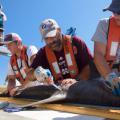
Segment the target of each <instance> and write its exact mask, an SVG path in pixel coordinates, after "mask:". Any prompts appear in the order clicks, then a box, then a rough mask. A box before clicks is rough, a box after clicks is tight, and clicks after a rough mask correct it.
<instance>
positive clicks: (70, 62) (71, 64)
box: [45, 35, 78, 80]
mask: <svg viewBox="0 0 120 120" xmlns="http://www.w3.org/2000/svg"><path fill="white" fill-rule="evenodd" d="M63 40H64V41H63V46H64V54H65V59H66V62H67V67H68V70H69V74H70V76H71V78H75V77H76V76H77V75H78V67H77V64H76V60H75V57H74V53H73V48H72V41H71V37H70V36H68V35H67V36H64V37H63ZM45 52H46V57H47V59H48V63H49V65H50V70H51V72H52V75H53V76H54V78H55V80H59V79H62V78H63V76H62V73H61V70H60V68H59V65H58V63H57V59H56V56H55V54H54V52H53V51H52V50H51V49H50V48H49V47H47V46H46V47H45Z"/></svg>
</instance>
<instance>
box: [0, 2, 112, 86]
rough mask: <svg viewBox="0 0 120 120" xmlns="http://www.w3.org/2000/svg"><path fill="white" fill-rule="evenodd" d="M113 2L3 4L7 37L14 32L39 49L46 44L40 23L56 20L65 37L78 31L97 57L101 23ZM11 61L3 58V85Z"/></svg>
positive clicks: (0, 76)
mask: <svg viewBox="0 0 120 120" xmlns="http://www.w3.org/2000/svg"><path fill="white" fill-rule="evenodd" d="M110 2H111V0H0V4H2V6H3V8H4V12H5V14H6V16H7V21H6V22H5V32H4V33H5V34H7V33H10V32H14V33H17V34H19V35H20V36H21V38H22V40H23V44H25V45H27V46H29V45H35V46H36V47H37V48H38V49H39V48H41V47H43V46H44V45H45V44H44V42H43V41H42V40H41V35H40V32H39V25H40V23H41V22H42V21H43V20H44V19H47V18H52V19H55V20H56V21H57V22H58V24H59V26H60V27H61V29H62V32H63V33H65V32H66V30H67V29H68V28H69V27H71V26H72V27H76V33H77V36H79V37H80V38H82V39H83V40H84V41H85V43H86V44H87V46H88V47H89V49H90V50H91V52H92V53H93V45H94V44H93V42H92V41H91V37H92V35H93V34H94V32H95V30H96V27H97V24H98V21H99V20H100V19H102V18H105V17H109V16H110V15H111V13H110V12H103V11H102V9H103V8H105V7H106V6H108V5H109V4H110ZM8 62H9V57H6V56H0V84H4V83H5V82H4V81H5V77H6V75H7V67H8Z"/></svg>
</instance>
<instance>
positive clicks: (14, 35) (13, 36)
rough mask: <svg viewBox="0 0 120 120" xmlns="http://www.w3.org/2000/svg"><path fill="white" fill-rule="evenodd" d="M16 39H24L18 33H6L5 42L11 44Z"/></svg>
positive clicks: (20, 40) (18, 40)
mask: <svg viewBox="0 0 120 120" xmlns="http://www.w3.org/2000/svg"><path fill="white" fill-rule="evenodd" d="M14 41H17V42H22V39H21V37H20V36H19V35H18V34H17V33H9V34H7V35H5V38H4V42H3V43H4V44H9V43H11V42H14Z"/></svg>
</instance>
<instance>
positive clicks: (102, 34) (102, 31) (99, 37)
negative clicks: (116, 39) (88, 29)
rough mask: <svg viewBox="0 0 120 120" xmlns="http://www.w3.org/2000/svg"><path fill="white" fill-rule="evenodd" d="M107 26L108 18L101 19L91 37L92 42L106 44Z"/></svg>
mask: <svg viewBox="0 0 120 120" xmlns="http://www.w3.org/2000/svg"><path fill="white" fill-rule="evenodd" d="M108 25H109V18H104V19H101V20H100V21H99V23H98V26H97V29H96V31H95V33H94V35H93V37H92V41H99V42H101V43H104V44H107V33H108Z"/></svg>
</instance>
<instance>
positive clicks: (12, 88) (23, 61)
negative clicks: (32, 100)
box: [4, 33, 38, 96]
mask: <svg viewBox="0 0 120 120" xmlns="http://www.w3.org/2000/svg"><path fill="white" fill-rule="evenodd" d="M4 44H5V45H6V46H7V48H8V50H9V51H10V52H11V54H12V56H11V58H10V63H9V67H8V74H7V80H8V86H7V89H8V92H9V94H10V95H11V96H13V95H14V94H15V92H16V90H17V87H16V79H17V80H18V81H19V82H20V84H21V87H25V83H26V80H25V78H26V74H27V71H28V69H29V66H30V64H31V63H32V61H33V59H34V57H35V55H36V53H37V51H38V50H37V48H36V47H35V46H30V47H29V48H27V47H26V46H24V45H23V44H22V39H21V37H20V36H19V35H18V34H16V33H9V34H7V35H5V39H4ZM28 86H29V85H28Z"/></svg>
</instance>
